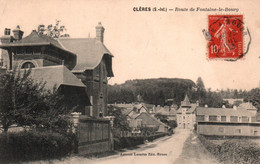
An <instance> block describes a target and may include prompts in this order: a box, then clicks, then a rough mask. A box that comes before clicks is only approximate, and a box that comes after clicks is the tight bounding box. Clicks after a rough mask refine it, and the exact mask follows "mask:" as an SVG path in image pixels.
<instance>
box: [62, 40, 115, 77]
mask: <svg viewBox="0 0 260 164" xmlns="http://www.w3.org/2000/svg"><path fill="white" fill-rule="evenodd" d="M58 40H59V42H60V43H61V44H62V46H64V47H65V48H66V49H68V50H70V51H72V52H74V53H76V54H77V65H76V66H75V68H74V69H73V71H74V72H84V71H85V70H93V69H94V68H95V67H97V66H98V64H99V63H100V62H101V60H102V58H103V57H104V56H105V55H107V56H108V57H110V58H108V59H107V60H111V57H113V55H112V53H111V52H110V51H109V50H108V49H107V48H106V46H105V45H104V44H103V43H102V42H101V41H99V40H97V39H96V38H59V39H58ZM110 62H111V65H112V61H108V63H110ZM110 67H111V68H109V67H107V68H108V76H113V72H112V66H110Z"/></svg>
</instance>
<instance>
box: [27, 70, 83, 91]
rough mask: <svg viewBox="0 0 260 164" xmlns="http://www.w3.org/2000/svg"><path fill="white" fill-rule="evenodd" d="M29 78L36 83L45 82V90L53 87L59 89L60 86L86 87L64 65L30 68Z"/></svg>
mask: <svg viewBox="0 0 260 164" xmlns="http://www.w3.org/2000/svg"><path fill="white" fill-rule="evenodd" d="M31 77H32V78H33V79H34V80H36V81H38V82H41V81H42V82H45V81H46V84H45V88H46V89H50V90H52V89H53V87H54V86H56V87H57V88H59V87H60V86H61V85H68V86H75V87H86V86H85V85H84V84H83V83H82V82H81V81H80V80H79V79H78V78H77V77H76V76H75V75H74V74H73V73H71V72H70V71H69V70H68V69H67V68H66V67H65V66H64V65H58V66H49V67H36V68H32V69H31Z"/></svg>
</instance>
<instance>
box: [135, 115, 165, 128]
mask: <svg viewBox="0 0 260 164" xmlns="http://www.w3.org/2000/svg"><path fill="white" fill-rule="evenodd" d="M135 119H142V124H145V125H156V126H159V125H163V126H165V127H169V126H168V125H166V124H164V123H163V122H161V121H160V120H157V119H156V118H155V117H153V116H152V115H150V114H149V113H141V114H139V116H137V117H136V118H135Z"/></svg>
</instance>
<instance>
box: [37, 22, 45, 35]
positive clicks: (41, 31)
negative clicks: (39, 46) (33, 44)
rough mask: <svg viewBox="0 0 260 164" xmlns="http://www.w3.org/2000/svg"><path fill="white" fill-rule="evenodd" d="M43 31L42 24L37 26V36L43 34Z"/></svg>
mask: <svg viewBox="0 0 260 164" xmlns="http://www.w3.org/2000/svg"><path fill="white" fill-rule="evenodd" d="M44 31H45V26H44V25H43V24H41V25H39V26H38V33H39V34H43V33H44Z"/></svg>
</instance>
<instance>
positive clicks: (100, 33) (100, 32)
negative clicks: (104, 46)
mask: <svg viewBox="0 0 260 164" xmlns="http://www.w3.org/2000/svg"><path fill="white" fill-rule="evenodd" d="M104 31H105V28H104V27H103V26H102V24H101V22H99V23H98V25H97V26H96V39H97V40H99V41H101V42H102V43H103V41H104Z"/></svg>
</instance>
